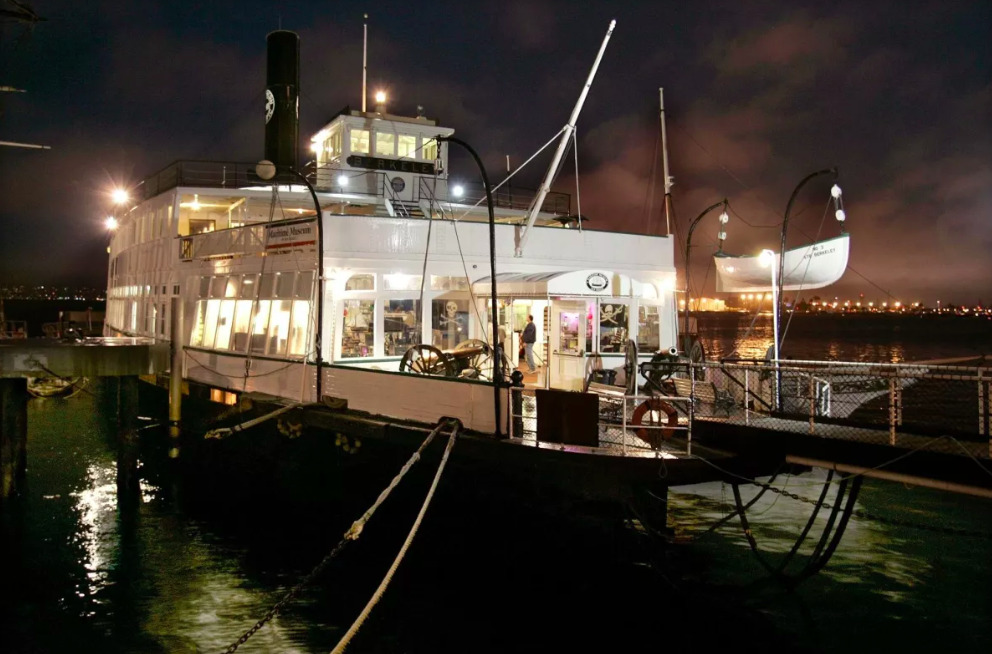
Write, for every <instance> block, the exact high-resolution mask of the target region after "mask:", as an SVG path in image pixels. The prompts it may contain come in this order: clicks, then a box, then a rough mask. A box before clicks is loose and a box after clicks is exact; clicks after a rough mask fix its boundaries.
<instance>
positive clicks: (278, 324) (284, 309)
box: [265, 300, 293, 356]
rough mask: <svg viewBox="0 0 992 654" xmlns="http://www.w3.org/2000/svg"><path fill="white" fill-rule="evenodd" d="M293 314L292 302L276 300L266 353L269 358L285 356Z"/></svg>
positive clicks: (270, 317) (271, 317) (270, 321)
mask: <svg viewBox="0 0 992 654" xmlns="http://www.w3.org/2000/svg"><path fill="white" fill-rule="evenodd" d="M292 312H293V301H292V300H275V301H274V302H273V303H272V313H271V314H270V315H269V338H268V343H267V344H266V348H265V353H266V354H268V355H269V356H285V355H286V346H287V344H288V342H289V319H290V316H291V315H292Z"/></svg>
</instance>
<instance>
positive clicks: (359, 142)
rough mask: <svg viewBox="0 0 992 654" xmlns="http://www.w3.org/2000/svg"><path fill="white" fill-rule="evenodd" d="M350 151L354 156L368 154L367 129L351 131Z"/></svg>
mask: <svg viewBox="0 0 992 654" xmlns="http://www.w3.org/2000/svg"><path fill="white" fill-rule="evenodd" d="M351 151H352V152H353V153H355V154H368V153H369V131H368V130H367V129H352V130H351Z"/></svg>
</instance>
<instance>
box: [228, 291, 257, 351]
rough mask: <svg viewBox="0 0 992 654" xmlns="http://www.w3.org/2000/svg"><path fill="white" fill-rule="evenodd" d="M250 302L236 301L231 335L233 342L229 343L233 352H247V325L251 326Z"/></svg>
mask: <svg viewBox="0 0 992 654" xmlns="http://www.w3.org/2000/svg"><path fill="white" fill-rule="evenodd" d="M252 304H253V302H252V301H251V300H238V303H237V305H236V308H235V310H234V327H233V329H232V333H233V334H234V340H233V341H232V342H231V349H232V350H234V351H235V352H242V353H243V352H247V351H248V334H249V325H250V324H251V322H250V321H251V305H252Z"/></svg>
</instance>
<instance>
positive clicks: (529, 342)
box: [522, 316, 537, 372]
mask: <svg viewBox="0 0 992 654" xmlns="http://www.w3.org/2000/svg"><path fill="white" fill-rule="evenodd" d="M522 340H523V342H524V349H525V350H526V352H527V372H536V371H537V368H536V367H534V343H535V342H536V341H537V325H535V324H534V316H527V326H526V327H524V335H523V339H522Z"/></svg>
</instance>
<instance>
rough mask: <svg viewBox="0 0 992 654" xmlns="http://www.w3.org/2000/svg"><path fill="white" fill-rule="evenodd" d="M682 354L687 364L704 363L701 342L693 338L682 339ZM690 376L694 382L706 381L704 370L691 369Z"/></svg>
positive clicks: (704, 356)
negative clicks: (691, 375) (687, 361)
mask: <svg viewBox="0 0 992 654" xmlns="http://www.w3.org/2000/svg"><path fill="white" fill-rule="evenodd" d="M682 353H683V356H684V357H685V358H686V359H688V360H689V363H704V362H705V361H706V350H704V349H703V344H702V342H701V341H700V340H699V339H698V338H697V337H695V336H683V337H682ZM692 374H693V376H695V378H696V381H702V380H704V379H706V369H705V368H693V369H692Z"/></svg>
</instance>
